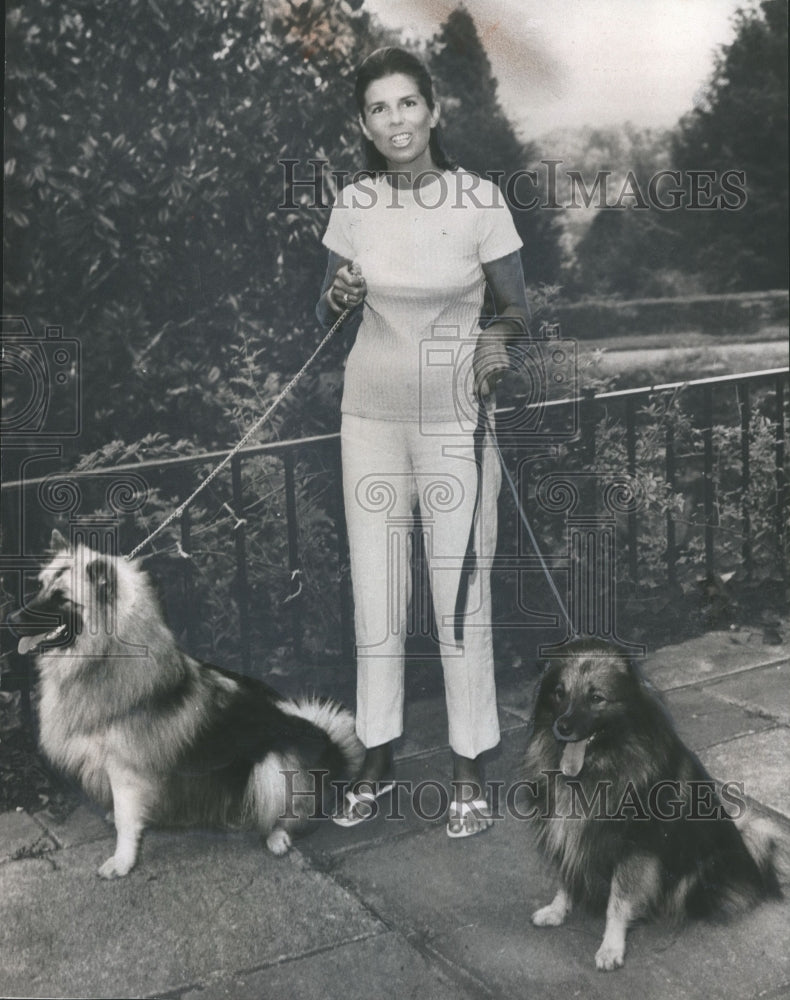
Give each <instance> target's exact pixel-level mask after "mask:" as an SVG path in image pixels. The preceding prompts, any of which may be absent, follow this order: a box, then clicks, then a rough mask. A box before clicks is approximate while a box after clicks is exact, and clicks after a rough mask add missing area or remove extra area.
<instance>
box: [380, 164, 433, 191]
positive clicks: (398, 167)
mask: <svg viewBox="0 0 790 1000" xmlns="http://www.w3.org/2000/svg"><path fill="white" fill-rule="evenodd" d="M440 173H441V170H439V168H438V167H437V166H436V164H435V163H434V162H433V160H432V159H428V161H427V162H425V163H420V164H417V163H391V162H389V161H387V179H388V180H389V182H390V184H391V185H392V186H393V187H397V188H418V187H422V185H423V184H429V183H430V182H431V179H432V178H434V177H436V176H437V174H440Z"/></svg>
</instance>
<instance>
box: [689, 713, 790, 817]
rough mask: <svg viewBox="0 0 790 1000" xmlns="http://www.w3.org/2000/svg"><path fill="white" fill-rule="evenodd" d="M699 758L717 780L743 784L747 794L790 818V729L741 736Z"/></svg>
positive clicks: (782, 728)
mask: <svg viewBox="0 0 790 1000" xmlns="http://www.w3.org/2000/svg"><path fill="white" fill-rule="evenodd" d="M700 758H701V760H702V762H703V764H704V765H705V766H706V767H707V768H708V770H709V771H710V773H711V774H712V775H713V776H714V777H715V778H716V779H717V780H720V781H737V782H740V783H742V785H743V791H744V794H745V795H747V796H748V797H749V798H751V799H756V801H757V802H759V803H760V804H761V805H764V806H768V807H769V808H770V809H773V810H775V811H776V812H778V813H780V814H781V815H782V816H784V817H786V818H787V819H790V783H788V780H787V769H788V761H790V729H788V728H787V727H785V726H776V727H774V728H773V729H767V730H764V731H763V732H760V733H753V734H751V735H749V736H741V737H738V738H737V739H734V740H730V741H729V742H727V743H722V744H719V745H718V746H714V747H709V748H708V749H707V750H705V751H703V752H702V753H701V754H700Z"/></svg>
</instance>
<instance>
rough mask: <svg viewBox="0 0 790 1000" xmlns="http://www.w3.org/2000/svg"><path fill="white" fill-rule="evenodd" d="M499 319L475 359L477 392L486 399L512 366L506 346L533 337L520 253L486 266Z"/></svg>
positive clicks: (487, 331)
mask: <svg viewBox="0 0 790 1000" xmlns="http://www.w3.org/2000/svg"><path fill="white" fill-rule="evenodd" d="M483 274H484V275H485V279H486V282H487V283H488V287H489V289H490V290H491V295H492V297H493V299H494V310H495V313H496V315H495V316H494V317H493V318H492V320H491V322H490V323H488V324H487V325H486V327H485V329H484V330H482V331H481V333H480V336H479V337H478V340H477V347H476V348H475V356H474V362H473V364H474V372H475V391H476V392H477V394H478V395H479V396H480V397H481V398H483V397H485V396H487V395H488V394H489V393H490V392H492V391H493V389H494V386H495V385H496V383H497V379H498V378H499V377H500V376H501V375H502V374H504V372H506V371H507V369H508V368H509V366H510V359H509V358H508V354H507V350H506V346H507V344H508V343H509V342H510V341H511V340H513V339H515V338H516V337H518V336H519V335H520V334H525V333H529V321H530V311H529V305H528V303H527V290H526V288H525V286H524V270H523V268H522V267H521V255H520V254H519V252H518V250H515V251H514V252H513V253H509V254H507V255H506V256H504V257H499V258H498V259H497V260H492V261H489V262H488V263H487V264H483Z"/></svg>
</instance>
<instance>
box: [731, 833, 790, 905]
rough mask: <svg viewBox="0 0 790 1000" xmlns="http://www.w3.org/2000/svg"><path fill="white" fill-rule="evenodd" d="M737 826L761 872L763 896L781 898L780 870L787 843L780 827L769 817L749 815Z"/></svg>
mask: <svg viewBox="0 0 790 1000" xmlns="http://www.w3.org/2000/svg"><path fill="white" fill-rule="evenodd" d="M736 826H737V827H738V832H739V833H740V835H741V837H743V842H744V844H745V845H746V849H747V851H748V852H749V854H750V855H751V856H752V858H753V860H754V863H755V864H756V865H757V870H758V871H759V873H760V878H761V880H762V885H761V887H760V888H761V894H762V896H763V897H765V898H774V899H778V898H780V897H781V895H782V889H781V886H780V884H779V870H780V867H784V865H780V857H781V854H782V848H783V847H784V849H785V852H786V849H787V844H786V842H785V841H784V838H783V837H782V834H781V832H780V830H779V828H778V827H777V826H776V824H774V823H772V822H771V821H770V820H768V819H762V818H757V817H749V816H745V817H743V818H742V819H740V820H738V822H737V823H736ZM785 864H786V862H785Z"/></svg>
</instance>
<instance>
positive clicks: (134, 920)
mask: <svg viewBox="0 0 790 1000" xmlns="http://www.w3.org/2000/svg"><path fill="white" fill-rule="evenodd" d="M788 672H790V646H788V644H785V645H783V646H769V645H764V644H763V642H762V633H761V632H759V631H755V632H749V631H748V630H741V631H738V632H721V633H712V634H709V635H707V636H705V637H703V638H699V639H694V640H691V641H688V642H685V643H683V644H681V645H678V646H674V647H665V648H663V649H660V650H658V651H657V652H656V653H654V654H653V655H652V656H651V657H650V658H649V660H648V662H647V673H648V675H649V676H650V677H651V679H652V680H653V681H654V683H655V684H656V685H657V686H658V687H660V688H661V689H662V690H664V691H665V692H666V697H667V701H668V703H669V706H670V708H671V710H672V712H673V714H674V716H675V719H676V722H677V724H678V727H679V730H680V732H681V734H682V735H683V737H684V738H685V739H686V740H687V742H688V743H689V744H690V745H691V746H692V747H693V748H694V749H695V750H697V751H698V752H699V754H700V756H701V757H702V759H703V761H704V762H705V763H706V765H708V767H709V768H710V770H711V771H712V773H713V774H714V775H715V776H716V777H718V778H721V779H723V780H731V781H742V782H743V783H744V790H745V793H746V795H747V796H748V798H749V799H750V801H751V803H752V805H753V807H754V808H755V809H757V810H758V811H760V812H764V813H767V814H768V815H770V816H772V817H773V818H774V819H775V820H777V822H778V824H779V825H780V826H781V827H782V829H783V830H784V832H785V834H787V835H790V791H789V790H788V782H787V771H788V759H789V754H788V751H790V684H788ZM524 674H525V672H524V671H523V670H519V669H516V668H508V670H507V671H505V676H501V677H500V680H499V688H500V701H501V720H502V728H503V739H502V744H501V747H500V748H499V749H498V750H497V751H496V752H495V753H494V754H493V755H491V758H490V760H489V762H488V766H487V778H488V779H489V781H497V780H498V781H503V782H512V781H513V780H514V779H515V778H516V776H517V774H518V763H519V759H520V757H521V755H522V753H523V748H524V743H525V736H526V723H527V718H528V712H529V702H530V688H531V685H530V684H529V683H528V682H527V678H526V677H525V676H524ZM445 739H446V722H445V714H444V706H443V700H442V699H441V698H440V697H438V698H437V697H434V696H431V697H426V698H422V699H418V700H416V701H414V700H413V701H412V702H411V703H410V705H409V709H408V715H407V735H406V736H405V737H404V739H403V740H402V741H401V746H400V753H399V759H398V774H399V777H400V778H402V779H404V780H410V781H412V782H415V783H419V782H427V783H426V784H424V785H423V786H422V787H423V789H424V796H423V798H422V800H421V804H422V809H423V812H424V813H427V814H428V816H429V817H430V816H434V817H435V818H433V819H430V818H428V819H419V818H417V816H416V815H415V814H414V812H413V810H412V809H411V806H410V800H408V799H407V800H405V801H402V809H401V812H402V815H403V817H404V818H403V819H400V820H388V819H387V818H386V817H385V815H383V814H382V815H380V816H378V817H377V818H376V819H374V820H371V821H370V822H368V823H366V824H363V825H361V826H359V827H356V828H354V829H352V830H341V829H339V828H337V827H335V826H334V825H332V824H329V823H323V824H320V825H319V828H318V829H317V831H316V832H315V833H314V834H312V835H311V836H309V837H307V838H305V839H304V840H301V841H299V843H298V846H297V847H296V849H294V850H293V851H292V852H291V853H290V854H289V855H288V856H286V857H285V858H283V859H277V858H274V857H273V856H272V855H270V854H269V853H268V852H266V851H264V850H262V849H261V847H260V844H259V841H258V838H257V837H256V836H253V835H246V834H219V833H205V832H158V831H149V832H148V833H147V834H146V837H145V841H144V847H143V853H142V860H141V863H140V865H139V867H138V868H137V869H135V871H133V872H132V873H131V875H130V876H128V877H127V878H125V879H122V880H119V881H116V882H112V883H108V882H103V881H101V880H100V879H98V878H96V876H95V874H94V872H95V870H96V868H97V867H98V865H99V864H100V863H101V862H102V861H103V860H104V858H105V857H106V856H107V854H108V853H109V852H110V850H111V843H112V835H111V831H110V829H109V827H108V826H107V825H106V824H105V822H104V820H103V819H102V818H101V816H100V814H98V813H97V812H96V811H94V810H93V809H92V807H91V806H90V805H88V804H85V805H82V806H80V807H79V808H78V809H77V810H76V811H75V812H74V813H72V815H71V816H70V817H69V818H68V820H67V821H66V822H65V823H62V824H56V823H54V822H53V821H52V820H51V819H48V817H47V816H46V814H45V813H37V814H35V815H33V816H30V815H27V814H26V813H23V812H16V813H5V814H1V815H0V858H2V859H3V860H2V861H0V996H3V997H10V996H13V997H44V996H49V997H173V998H179V1000H213V998H223V997H227V998H234V1000H246V998H255V1000H269V998H271V1000H313V998H314V1000H335V998H337V1000H384V998H390V997H391V998H393V1000H394V998H397V1000H406V998H412V997H413V998H419V1000H445V998H446V1000H451V998H452V1000H472V998H491V997H496V998H503V1000H529V998H531V997H541V998H547V1000H554V998H557V1000H559V998H561V1000H567V998H571V997H579V998H582V1000H596V998H607V1000H613V998H614V1000H617V998H620V997H623V998H626V997H627V998H629V1000H631V998H632V997H637V996H638V997H639V1000H654V998H655V1000H658V998H661V1000H681V998H682V1000H694V998H699V1000H724V998H732V1000H745V998H752V997H754V998H757V997H761V998H778V997H786V996H790V961H789V960H788V950H789V949H788V941H789V940H790V934H788V931H790V919H788V918H789V917H790V903H788V902H787V901H783V902H772V903H769V904H765V905H763V906H761V907H759V908H757V909H756V910H754V911H753V912H751V913H749V914H747V915H745V916H744V917H741V918H739V919H738V920H737V921H735V922H733V923H730V924H723V925H719V924H716V925H710V924H702V923H693V924H690V925H688V926H686V927H682V928H673V927H669V926H666V925H662V924H640V925H638V926H637V927H635V928H634V929H633V930H632V931H631V934H630V935H629V947H628V954H627V958H626V964H625V967H624V968H623V969H621V970H619V971H617V972H613V973H599V972H597V971H596V970H595V967H594V963H593V955H594V953H595V950H596V948H597V947H598V944H599V942H600V938H601V935H602V930H603V920H602V918H600V917H594V916H590V915H587V914H585V913H583V912H582V913H574V914H573V915H572V916H571V917H570V918H569V919H568V922H567V923H566V924H565V926H563V927H561V928H558V929H537V928H534V927H533V926H532V925H531V924H530V920H529V915H530V913H531V912H532V910H533V909H535V908H536V907H537V906H539V905H542V904H544V903H545V902H547V901H548V900H549V899H550V898H551V896H552V894H553V890H554V880H553V877H552V874H551V872H550V871H549V870H548V869H547V867H546V866H545V864H544V863H543V861H542V860H541V859H540V858H539V857H538V855H537V853H536V851H535V848H534V846H533V843H532V839H531V836H530V832H529V830H528V829H527V828H526V827H527V824H525V823H524V822H520V821H519V820H518V819H517V818H514V817H513V816H507V817H506V818H503V819H502V820H500V821H497V822H496V823H495V825H494V827H493V828H492V829H491V830H490V831H489V832H488V833H486V834H485V835H482V836H479V837H474V838H470V839H467V840H457V841H452V840H449V839H448V838H447V837H446V835H445V829H444V823H443V819H442V818H441V817H440V816H439V810H440V807H441V805H442V801H441V800H442V795H441V793H440V791H439V786H438V784H436V783H435V782H436V780H437V779H439V780H441V781H444V780H445V779H446V777H447V775H448V773H449V753H448V751H447V749H446V747H445ZM388 810H389V807H387V809H385V810H383V811H382V812H383V813H385V812H387V811H388Z"/></svg>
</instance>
